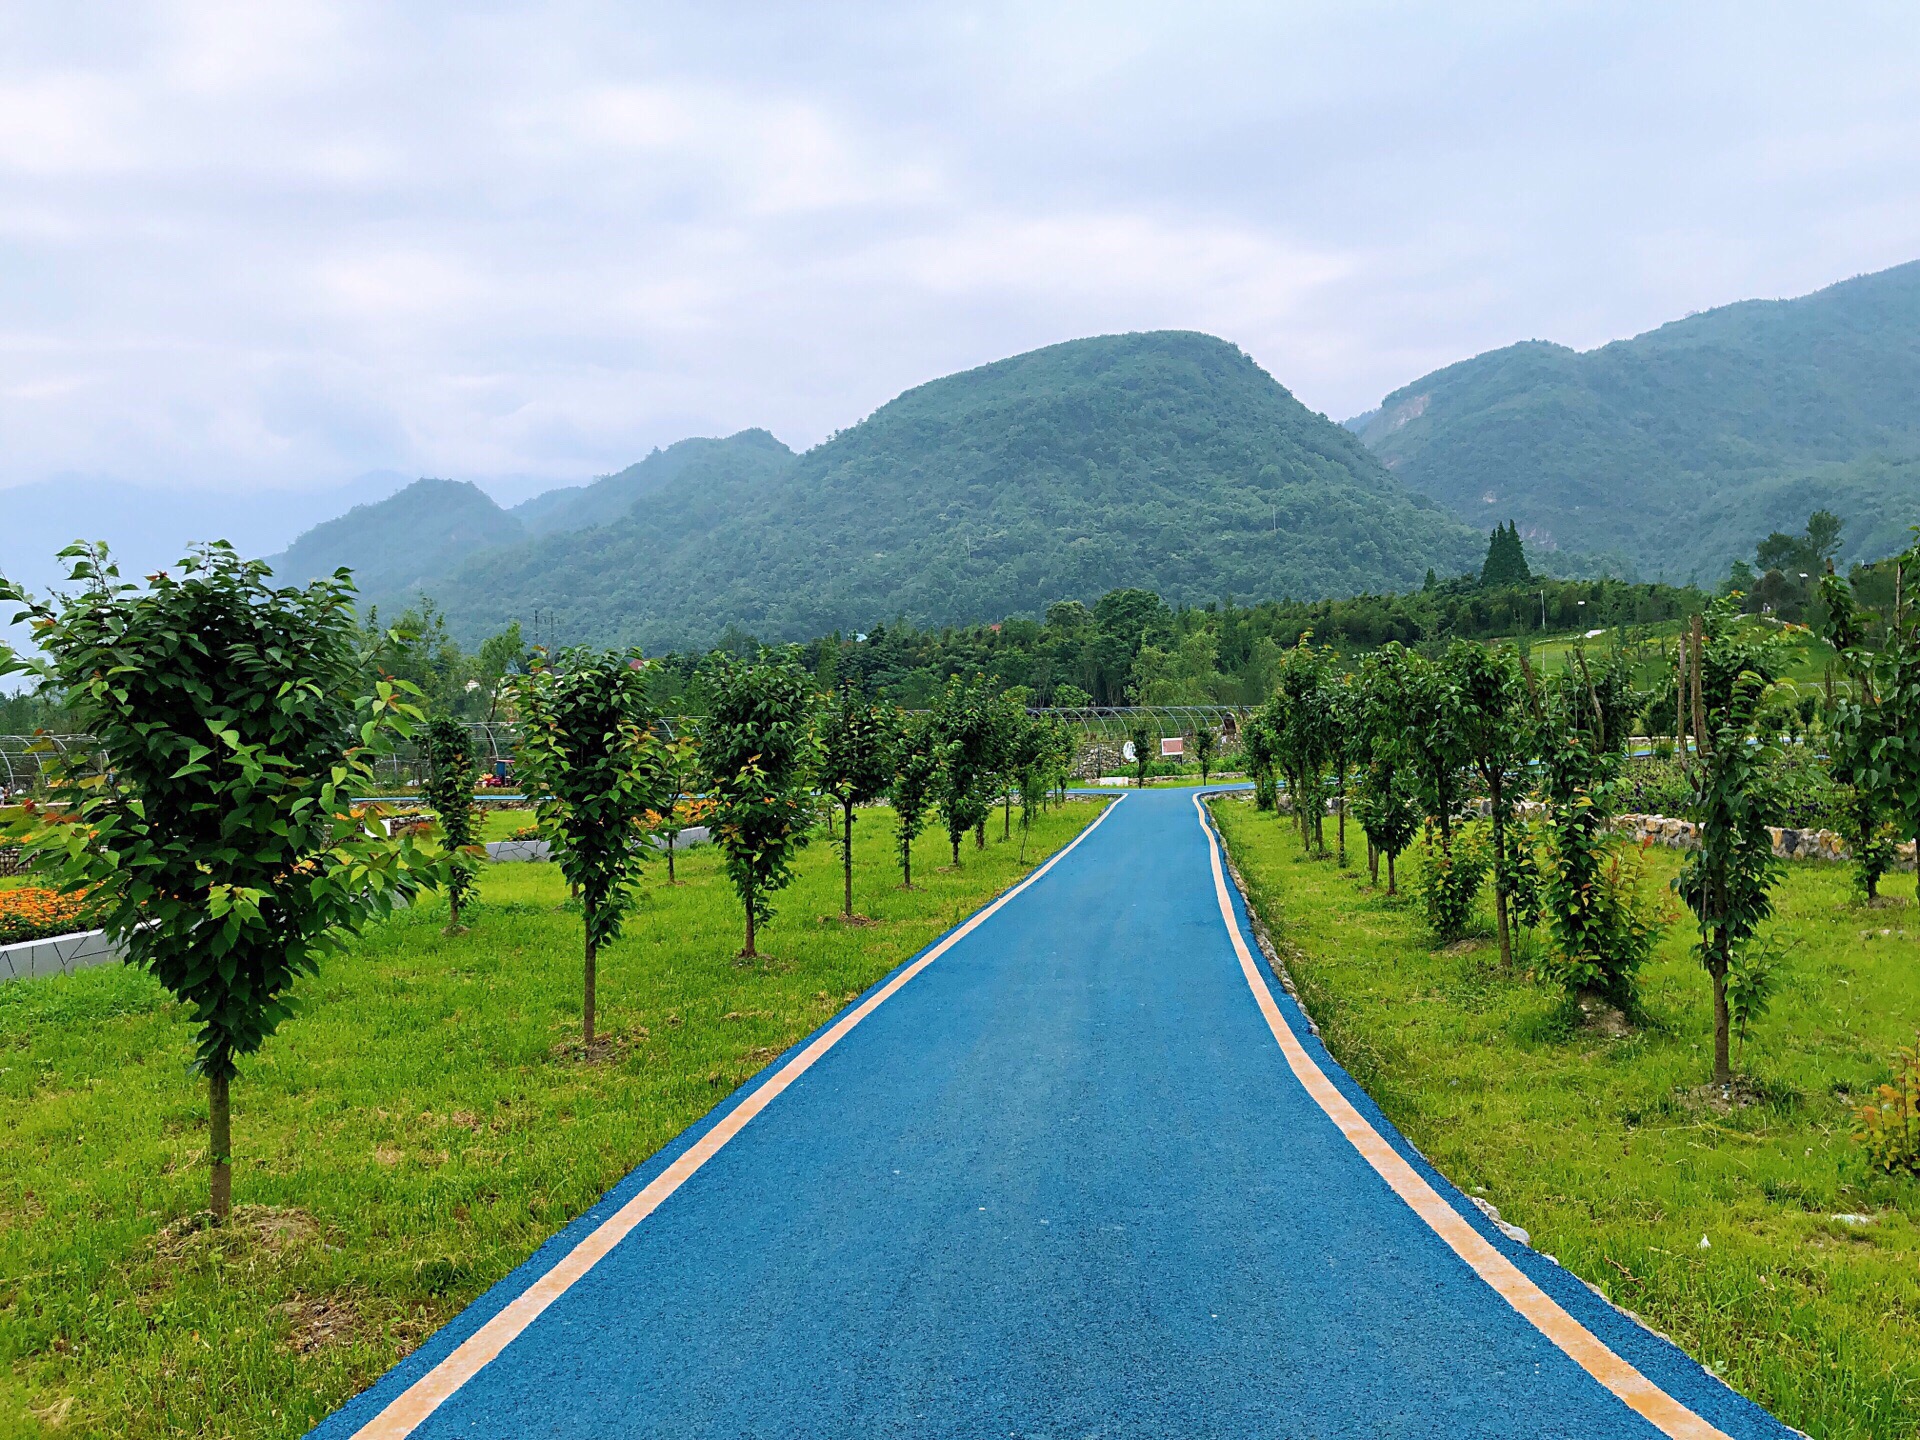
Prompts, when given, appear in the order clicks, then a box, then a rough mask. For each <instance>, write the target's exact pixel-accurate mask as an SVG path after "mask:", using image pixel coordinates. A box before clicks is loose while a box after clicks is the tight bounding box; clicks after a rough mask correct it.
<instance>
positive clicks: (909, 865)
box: [900, 840, 913, 890]
mask: <svg viewBox="0 0 1920 1440" xmlns="http://www.w3.org/2000/svg"><path fill="white" fill-rule="evenodd" d="M900 888H901V889H902V890H911V889H913V841H911V840H909V841H907V843H906V844H904V845H902V846H901V847H900Z"/></svg>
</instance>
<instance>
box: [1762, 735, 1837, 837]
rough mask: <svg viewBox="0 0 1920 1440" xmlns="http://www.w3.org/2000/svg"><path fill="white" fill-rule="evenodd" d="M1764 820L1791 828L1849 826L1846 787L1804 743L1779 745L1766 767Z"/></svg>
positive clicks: (1835, 828)
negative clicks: (1765, 809)
mask: <svg viewBox="0 0 1920 1440" xmlns="http://www.w3.org/2000/svg"><path fill="white" fill-rule="evenodd" d="M1765 787H1766V788H1765V793H1766V796H1767V799H1768V800H1769V802H1770V803H1769V804H1768V806H1767V811H1768V816H1767V823H1768V824H1770V825H1784V826H1787V827H1788V828H1789V829H1794V830H1839V831H1845V830H1846V829H1847V828H1848V823H1847V822H1848V816H1847V809H1848V802H1849V800H1850V799H1851V798H1852V796H1851V791H1850V789H1849V787H1847V786H1845V785H1842V784H1840V783H1839V782H1838V781H1837V780H1835V779H1834V778H1833V773H1832V771H1830V770H1829V769H1828V768H1827V765H1826V763H1825V762H1824V761H1823V760H1821V758H1820V757H1819V756H1818V755H1816V754H1814V753H1813V751H1811V750H1809V749H1808V748H1807V747H1806V746H1804V745H1787V746H1783V747H1781V750H1780V752H1779V754H1778V756H1777V757H1776V758H1775V759H1774V761H1773V762H1772V763H1771V764H1770V765H1768V766H1767V767H1766V774H1765Z"/></svg>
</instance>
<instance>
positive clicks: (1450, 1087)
mask: <svg viewBox="0 0 1920 1440" xmlns="http://www.w3.org/2000/svg"><path fill="white" fill-rule="evenodd" d="M1213 803H1214V812H1215V814H1216V815H1217V816H1218V817H1219V820H1220V828H1221V831H1222V833H1223V834H1224V835H1225V836H1226V838H1227V841H1228V844H1229V847H1230V848H1231V851H1232V853H1233V856H1234V859H1235V860H1236V862H1237V863H1238V865H1239V868H1240V871H1241V873H1242V875H1243V876H1244V877H1245V880H1246V883H1247V886H1248V889H1249V892H1250V894H1249V899H1250V900H1251V902H1252V904H1253V906H1254V908H1255V910H1256V911H1257V912H1258V913H1259V914H1260V915H1261V916H1262V918H1263V919H1264V920H1265V921H1266V923H1267V924H1268V926H1269V927H1270V928H1271V930H1272V932H1273V934H1274V937H1275V941H1276V944H1277V945H1279V946H1280V947H1281V949H1282V954H1283V956H1284V957H1285V958H1286V961H1287V964H1288V967H1289V968H1290V969H1291V971H1292V972H1293V977H1294V980H1295V983H1296V984H1297V985H1298V986H1299V989H1300V991H1301V994H1302V996H1303V998H1304V1000H1305V1002H1306V1005H1307V1008H1308V1011H1309V1012H1310V1013H1311V1014H1312V1015H1313V1017H1314V1019H1315V1020H1316V1022H1317V1023H1318V1024H1319V1025H1320V1027H1321V1029H1322V1031H1323V1032H1324V1035H1325V1038H1326V1042H1327V1044H1328V1046H1329V1048H1330V1049H1331V1050H1332V1051H1333V1053H1334V1055H1335V1056H1336V1057H1338V1059H1339V1060H1340V1062H1341V1063H1342V1064H1343V1065H1345V1066H1346V1067H1347V1069H1348V1070H1349V1071H1350V1072H1351V1073H1352V1074H1353V1076H1354V1078H1355V1079H1356V1080H1358V1081H1359V1082H1360V1084H1361V1085H1363V1086H1364V1087H1365V1088H1366V1090H1367V1091H1368V1093H1369V1094H1371V1095H1372V1096H1373V1097H1374V1098H1375V1099H1376V1100H1377V1101H1378V1102H1379V1103H1380V1105H1381V1107H1382V1108H1383V1109H1384V1110H1385V1111H1386V1112H1387V1114H1388V1116H1389V1117H1390V1118H1391V1119H1392V1120H1393V1122H1394V1123H1395V1124H1396V1125H1398V1126H1399V1127H1400V1129H1401V1130H1402V1131H1403V1132H1404V1133H1405V1134H1406V1136H1407V1138H1408V1139H1410V1140H1411V1141H1412V1142H1413V1143H1414V1144H1415V1145H1417V1146H1418V1147H1419V1148H1420V1149H1421V1150H1422V1151H1423V1152H1425V1153H1426V1155H1427V1156H1428V1157H1429V1158H1430V1159H1432V1161H1433V1162H1434V1164H1435V1165H1437V1166H1438V1167H1439V1168H1440V1169H1441V1170H1442V1171H1443V1172H1444V1173H1445V1174H1447V1175H1448V1176H1449V1177H1450V1178H1451V1179H1452V1180H1453V1181H1454V1182H1455V1183H1456V1184H1458V1185H1460V1186H1461V1187H1462V1188H1464V1189H1467V1190H1470V1191H1476V1192H1478V1193H1484V1194H1485V1195H1487V1197H1488V1198H1489V1199H1491V1200H1492V1201H1493V1202H1494V1203H1495V1204H1497V1205H1498V1206H1499V1207H1500V1211H1501V1214H1502V1216H1503V1218H1505V1219H1507V1220H1510V1221H1512V1222H1513V1223H1515V1224H1518V1225H1521V1226H1524V1227H1525V1228H1526V1229H1527V1230H1529V1231H1531V1232H1532V1234H1533V1242H1534V1244H1535V1245H1536V1246H1537V1247H1538V1248H1540V1249H1541V1250H1544V1251H1547V1252H1549V1253H1551V1254H1553V1255H1555V1256H1557V1257H1558V1258H1559V1259H1560V1261H1561V1262H1562V1263H1563V1264H1565V1265H1566V1266H1567V1267H1568V1268H1570V1269H1571V1270H1573V1271H1574V1272H1576V1273H1577V1274H1579V1275H1580V1276H1581V1277H1582V1278H1584V1279H1586V1280H1588V1281H1590V1282H1592V1283H1593V1284H1595V1285H1597V1286H1599V1287H1600V1288H1601V1289H1602V1290H1604V1291H1605V1292H1606V1293H1607V1294H1608V1296H1610V1297H1611V1298H1612V1299H1613V1300H1614V1301H1615V1302H1616V1303H1617V1304H1620V1305H1622V1306H1624V1307H1626V1308H1628V1309H1630V1310H1633V1311H1635V1312H1637V1313H1638V1314H1640V1315H1641V1316H1643V1317H1645V1318H1646V1320H1647V1321H1648V1322H1649V1323H1650V1324H1652V1325H1653V1326H1654V1327H1655V1328H1657V1329H1659V1330H1662V1331H1665V1332H1666V1333H1667V1334H1669V1335H1671V1336H1673V1337H1674V1339H1675V1340H1676V1341H1678V1342H1679V1343H1680V1344H1681V1345H1682V1346H1683V1347H1685V1349H1686V1350H1687V1351H1689V1352H1690V1353H1691V1354H1693V1355H1694V1356H1696V1357H1698V1358H1699V1359H1701V1360H1703V1361H1704V1362H1706V1363H1707V1364H1709V1365H1711V1366H1712V1367H1713V1368H1714V1369H1715V1370H1716V1371H1717V1372H1718V1373H1720V1374H1721V1375H1722V1376H1723V1377H1724V1378H1725V1379H1726V1380H1727V1381H1728V1382H1729V1383H1730V1384H1732V1385H1734V1386H1735V1387H1736V1388H1737V1389H1739V1390H1741V1391H1743V1392H1744V1393H1746V1394H1747V1395H1750V1396H1752V1397H1753V1398H1754V1399H1755V1400H1757V1401H1759V1402H1760V1403H1761V1404H1763V1405H1765V1406H1767V1407H1768V1408H1769V1409H1770V1410H1772V1411H1773V1412H1774V1413H1775V1414H1777V1415H1779V1416H1780V1417H1781V1418H1782V1419H1784V1420H1786V1421H1787V1422H1788V1423H1790V1424H1792V1425H1796V1426H1798V1427H1800V1428H1801V1429H1803V1430H1806V1431H1807V1432H1809V1433H1810V1434H1813V1435H1816V1436H1820V1437H1823V1440H1839V1437H1854V1436H1862V1437H1864V1436H1876V1437H1886V1440H1895V1437H1898V1440H1911V1437H1913V1436H1914V1435H1915V1433H1916V1431H1920V1230H1916V1227H1915V1225H1914V1213H1915V1206H1916V1204H1917V1203H1920V1185H1917V1184H1916V1183H1915V1182H1913V1181H1911V1180H1890V1179H1888V1178H1886V1177H1885V1176H1882V1175H1878V1174H1876V1173H1874V1172H1871V1171H1869V1170H1868V1168H1867V1167H1866V1165H1865V1164H1864V1163H1863V1161H1862V1159H1861V1156H1860V1153H1859V1151H1858V1150H1857V1149H1856V1147H1855V1146H1854V1144H1853V1142H1852V1140H1851V1138H1850V1121H1851V1112H1852V1108H1853V1107H1854V1106H1855V1105H1856V1104H1858V1103H1859V1101H1860V1100H1861V1099H1864V1098H1867V1097H1869V1096H1870V1094H1871V1092H1872V1089H1873V1087H1874V1086H1875V1085H1876V1084H1878V1083H1881V1082H1884V1081H1885V1080H1886V1079H1887V1078H1888V1074H1889V1061H1890V1058H1891V1056H1892V1054H1893V1051H1894V1050H1895V1048H1896V1047H1898V1046H1901V1045H1905V1044H1910V1043H1911V1042H1912V1041H1913V1038H1914V1029H1915V1025H1916V1023H1920V915H1917V914H1916V912H1915V910H1914V908H1913V905H1912V903H1911V900H1910V899H1909V900H1908V901H1907V903H1905V904H1902V905H1900V906H1898V907H1897V908H1885V909H1873V910H1868V909H1865V908H1862V907H1859V906H1858V905H1856V904H1855V903H1854V901H1853V898H1852V894H1851V889H1850V884H1849V880H1848V876H1847V872H1846V870H1845V868H1844V867H1841V866H1822V865H1812V864H1795V865H1793V866H1791V867H1789V871H1788V878H1787V879H1786V881H1785V882H1784V884H1783V885H1782V886H1781V887H1780V889H1779V890H1778V891H1777V892H1776V894H1777V899H1778V902H1779V920H1778V930H1779V933H1780V934H1781V936H1782V937H1783V938H1784V939H1785V940H1786V941H1787V942H1788V944H1789V947H1790V948H1789V950H1788V955H1787V960H1786V968H1785V978H1784V981H1783V984H1782V986H1781V989H1780V992H1779V994H1778V996H1777V998H1776V999H1775V1002H1774V1007H1773V1012H1772V1014H1771V1015H1770V1016H1769V1017H1768V1018H1767V1019H1765V1020H1764V1021H1763V1022H1762V1023H1761V1024H1760V1025H1759V1027H1758V1029H1757V1031H1756V1033H1755V1035H1754V1037H1753V1039H1752V1041H1751V1042H1750V1043H1749V1044H1748V1046H1747V1047H1746V1049H1745V1052H1744V1054H1741V1055H1739V1056H1738V1060H1737V1064H1738V1068H1739V1069H1740V1070H1742V1071H1743V1072H1744V1075H1745V1077H1747V1078H1746V1081H1745V1083H1744V1085H1743V1087H1742V1091H1741V1092H1737V1095H1738V1096H1739V1099H1738V1100H1737V1102H1736V1103H1735V1104H1733V1105H1731V1106H1729V1105H1727V1104H1725V1103H1723V1102H1722V1101H1721V1100H1720V1092H1719V1090H1718V1088H1717V1087H1713V1086H1711V1085H1707V1084H1704V1083H1703V1082H1705V1081H1707V1080H1708V1079H1709V1077H1710V1075H1711V1072H1712V1067H1711V1059H1712V1046H1711V1035H1712V1029H1711V1027H1712V1010H1711V1005H1712V1002H1711V992H1710V990H1709V984H1708V980H1707V977H1706V973H1705V971H1704V970H1702V969H1701V968H1700V965H1699V963H1698V962H1697V961H1696V960H1695V959H1694V958H1693V957H1692V956H1691V955H1690V953H1689V952H1688V945H1689V943H1690V938H1691V932H1690V929H1689V928H1688V927H1687V926H1685V925H1682V924H1680V923H1678V922H1677V921H1676V923H1675V925H1674V926H1673V927H1672V928H1671V929H1670V930H1669V932H1668V934H1667V937H1666V939H1665V941H1664V942H1663V944H1662V945H1661V947H1660V951H1659V954H1658V957H1657V959H1656V961H1655V962H1654V963H1653V964H1652V965H1651V966H1650V967H1649V968H1648V971H1647V972H1646V990H1645V1008H1646V1011H1647V1014H1646V1017H1645V1021H1644V1023H1642V1024H1641V1025H1639V1026H1638V1027H1634V1028H1631V1029H1630V1030H1628V1031H1627V1033H1624V1034H1610V1033H1607V1031H1606V1029H1605V1028H1604V1027H1600V1026H1596V1025H1594V1024H1593V1023H1592V1022H1591V1021H1590V1020H1588V1019H1584V1018H1583V1017H1582V1016H1581V1015H1580V1013H1579V1012H1578V1011H1577V1010H1576V1009H1574V1008H1572V1007H1570V1006H1569V1005H1568V1004H1566V1003H1565V1002H1563V1000H1562V999H1561V997H1560V995H1559V993H1558V992H1557V991H1556V990H1553V989H1551V988H1549V987H1548V986H1546V985H1543V984H1539V983H1535V982H1534V981H1533V980H1532V979H1531V978H1530V977H1529V976H1528V975H1527V974H1526V973H1525V971H1526V962H1525V960H1524V958H1523V959H1522V960H1520V961H1517V962H1516V966H1515V968H1516V970H1518V971H1521V972H1522V973H1521V974H1520V975H1519V976H1517V977H1515V978H1508V977H1506V976H1503V975H1501V974H1500V973H1499V968H1498V957H1497V951H1496V948H1495V947H1494V945H1493V944H1492V943H1491V941H1490V940H1486V939H1484V938H1482V939H1481V940H1479V941H1478V942H1469V943H1467V944H1464V945H1460V946H1455V947H1451V948H1448V949H1444V950H1440V951H1435V950H1434V949H1432V948H1431V947H1430V944H1429V940H1428V936H1427V932H1426V929H1425V926H1424V924H1423V922H1422V919H1421V916H1420V913H1419V910H1418V906H1417V902H1414V901H1411V900H1410V899H1409V900H1403V899H1393V900H1389V899H1387V898H1386V897H1385V895H1384V894H1383V893H1381V892H1378V891H1374V890H1371V889H1369V888H1367V885H1366V878H1367V877H1366V871H1365V868H1364V850H1362V851H1361V852H1360V854H1358V855H1356V856H1355V857H1354V864H1355V866H1356V868H1357V870H1358V873H1357V874H1356V873H1352V872H1341V871H1339V870H1337V869H1336V868H1335V867H1334V865H1333V863H1332V862H1331V861H1308V860H1305V859H1303V858H1302V855H1301V852H1300V847H1299V845H1298V842H1297V841H1296V839H1295V838H1294V835H1293V832H1292V831H1291V830H1290V828H1289V827H1288V825H1287V824H1286V823H1285V822H1280V821H1276V820H1275V819H1273V818H1272V817H1270V816H1267V815H1262V814H1259V813H1258V812H1256V811H1255V810H1254V808H1253V807H1252V805H1251V804H1249V803H1246V802H1245V801H1241V800H1237V799H1229V800H1219V801H1215V802H1213ZM1329 839H1331V836H1329ZM1356 841H1357V837H1356ZM1416 848H1417V847H1416ZM1403 859H1406V860H1407V862H1408V863H1407V864H1406V865H1404V866H1403V867H1402V870H1401V876H1402V879H1403V881H1405V880H1407V879H1408V878H1409V877H1410V875H1411V873H1412V872H1413V870H1414V869H1415V865H1414V863H1413V861H1412V859H1411V856H1408V857H1403ZM1647 860H1648V863H1649V865H1650V867H1651V869H1652V872H1653V874H1654V875H1655V876H1656V877H1657V879H1658V881H1659V883H1660V884H1661V885H1663V886H1664V884H1665V882H1666V880H1667V878H1668V877H1670V876H1671V875H1672V874H1673V873H1674V872H1675V870H1676V869H1677V868H1678V863H1679V862H1678V856H1677V854H1676V853H1675V852H1671V851H1664V850H1655V851H1651V852H1649V854H1648V856H1647ZM1890 888H1894V887H1890ZM1897 889H1898V890H1899V892H1900V893H1901V894H1903V895H1906V896H1908V897H1911V895H1912V877H1910V876H1908V877H1899V878H1898V881H1897ZM1662 893H1663V894H1665V893H1667V892H1665V891H1662ZM1679 913H1681V914H1683V915H1684V912H1679ZM1685 918H1686V919H1687V920H1688V921H1690V920H1691V918H1692V917H1691V916H1690V915H1689V916H1686V917H1685ZM1481 928H1482V930H1483V932H1484V930H1485V928H1486V927H1485V925H1484V924H1483V925H1482V927H1481ZM1883 932H1890V933H1883ZM1837 1214H1853V1215H1867V1216H1871V1217H1872V1220H1871V1223H1869V1224H1865V1225H1849V1224H1847V1223H1844V1222H1839V1221H1835V1220H1833V1219H1832V1218H1830V1217H1832V1216H1834V1215H1837ZM1703 1238H1705V1239H1706V1240H1707V1242H1708V1247H1709V1248H1706V1249H1702V1248H1701V1240H1702V1239H1703Z"/></svg>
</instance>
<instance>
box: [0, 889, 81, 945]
mask: <svg viewBox="0 0 1920 1440" xmlns="http://www.w3.org/2000/svg"><path fill="white" fill-rule="evenodd" d="M85 909H86V896H85V895H84V894H72V895H70V894H65V893H62V892H61V891H59V890H49V889H47V888H46V887H45V886H41V885H28V886H23V887H22V888H20V889H18V890H0V945H12V944H14V943H16V942H18V941H21V940H44V939H45V938H46V937H47V936H49V935H67V934H71V933H72V932H73V931H75V930H79V929H82V928H84V922H83V921H82V920H81V916H82V914H83V913H84V912H85Z"/></svg>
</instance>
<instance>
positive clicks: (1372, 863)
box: [1367, 839, 1380, 889]
mask: <svg viewBox="0 0 1920 1440" xmlns="http://www.w3.org/2000/svg"><path fill="white" fill-rule="evenodd" d="M1367 884H1369V885H1371V886H1373V887H1374V888H1375V889H1378V888H1379V886H1380V847H1379V846H1378V845H1375V844H1374V843H1373V841H1372V839H1368V841H1367Z"/></svg>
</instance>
